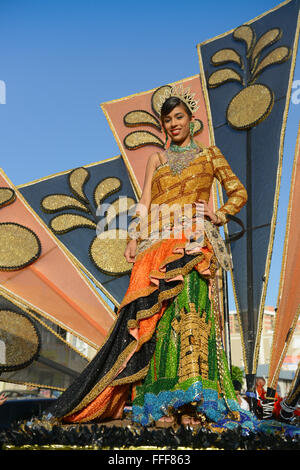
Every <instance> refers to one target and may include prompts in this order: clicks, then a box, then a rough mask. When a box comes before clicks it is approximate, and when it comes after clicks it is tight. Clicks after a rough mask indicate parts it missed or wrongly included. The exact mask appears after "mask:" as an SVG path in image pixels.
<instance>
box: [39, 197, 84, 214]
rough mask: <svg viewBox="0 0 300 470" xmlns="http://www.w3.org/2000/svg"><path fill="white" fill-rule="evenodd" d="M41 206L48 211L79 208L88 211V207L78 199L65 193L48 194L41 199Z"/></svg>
mask: <svg viewBox="0 0 300 470" xmlns="http://www.w3.org/2000/svg"><path fill="white" fill-rule="evenodd" d="M41 206H42V209H43V211H44V212H48V213H52V212H58V211H60V210H64V209H79V210H82V211H84V212H89V209H88V208H87V207H86V206H85V205H84V204H82V203H81V202H80V201H78V199H76V198H75V197H72V196H68V195H66V194H50V195H49V196H46V197H44V199H42V201H41Z"/></svg>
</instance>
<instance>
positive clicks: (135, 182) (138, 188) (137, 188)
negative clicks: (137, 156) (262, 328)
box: [100, 75, 199, 199]
mask: <svg viewBox="0 0 300 470" xmlns="http://www.w3.org/2000/svg"><path fill="white" fill-rule="evenodd" d="M196 77H199V75H192V76H191V77H187V78H184V79H182V80H178V81H176V82H173V83H168V85H170V86H173V85H176V84H178V83H179V84H181V83H185V82H187V81H189V80H192V79H194V78H196ZM157 88H159V86H158V87H155V88H153V89H151V90H147V91H141V92H138V93H134V94H132V95H128V96H125V97H123V98H119V99H114V100H111V101H106V102H104V103H100V107H101V109H102V111H103V113H104V115H105V117H106V119H107V122H108V124H109V127H110V129H111V131H112V133H113V136H114V138H115V140H116V142H117V145H118V147H119V149H120V152H121V155H122V157H123V160H124V163H125V165H126V167H127V170H128V173H129V175H130V178H131V181H132V184H133V186H134V188H135V191H136V196H137V199H140V197H141V195H142V188H141V186H140V184H139V182H138V180H137V177H136V176H135V174H134V171H133V169H132V166H131V164H130V162H129V160H128V158H127V153H126V149H125V147H124V146H123V143H122V141H121V140H120V138H119V136H118V134H117V132H116V130H115V127H114V125H113V123H112V121H111V119H110V117H109V115H108V112H107V111H106V109H105V105H109V104H113V103H118V102H121V101H125V100H128V99H130V98H135V97H136V96H141V95H145V94H148V93H151V92H154V91H155V90H157Z"/></svg>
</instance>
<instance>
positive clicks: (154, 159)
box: [124, 153, 160, 263]
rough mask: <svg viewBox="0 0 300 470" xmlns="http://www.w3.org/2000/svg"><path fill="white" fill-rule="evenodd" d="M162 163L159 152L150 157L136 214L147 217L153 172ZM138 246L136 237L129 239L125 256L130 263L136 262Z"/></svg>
mask: <svg viewBox="0 0 300 470" xmlns="http://www.w3.org/2000/svg"><path fill="white" fill-rule="evenodd" d="M159 164H160V160H159V155H158V153H153V154H151V155H150V157H149V158H148V162H147V166H146V172H145V180H144V185H143V191H142V195H141V199H140V200H139V203H138V204H137V207H136V215H138V216H140V217H146V216H147V214H148V212H149V208H150V204H151V185H152V177H153V173H154V171H155V170H156V168H157V167H158V165H159ZM136 248H137V241H136V240H135V239H131V240H129V241H128V243H127V246H126V249H125V252H124V256H125V258H126V261H127V262H128V263H134V261H135V255H136Z"/></svg>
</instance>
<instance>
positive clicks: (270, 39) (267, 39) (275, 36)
mask: <svg viewBox="0 0 300 470" xmlns="http://www.w3.org/2000/svg"><path fill="white" fill-rule="evenodd" d="M281 36H282V32H281V30H280V29H279V28H272V29H269V31H267V32H266V33H264V34H263V35H262V36H261V37H260V38H259V39H258V40H257V43H256V44H255V46H254V48H253V51H252V54H251V58H252V61H254V59H255V58H256V57H257V56H258V55H259V54H260V53H261V52H262V51H263V49H265V48H266V47H268V46H271V45H272V44H274V43H275V42H276V41H278V40H279V39H280V38H281Z"/></svg>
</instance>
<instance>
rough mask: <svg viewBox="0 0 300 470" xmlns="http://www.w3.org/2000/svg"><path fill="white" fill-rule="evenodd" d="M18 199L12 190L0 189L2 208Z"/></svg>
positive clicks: (0, 204) (0, 205)
mask: <svg viewBox="0 0 300 470" xmlns="http://www.w3.org/2000/svg"><path fill="white" fill-rule="evenodd" d="M15 199H16V193H15V191H14V190H13V189H11V188H0V208H1V207H4V206H7V205H8V204H11V203H12V202H13V201H14V200H15Z"/></svg>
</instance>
